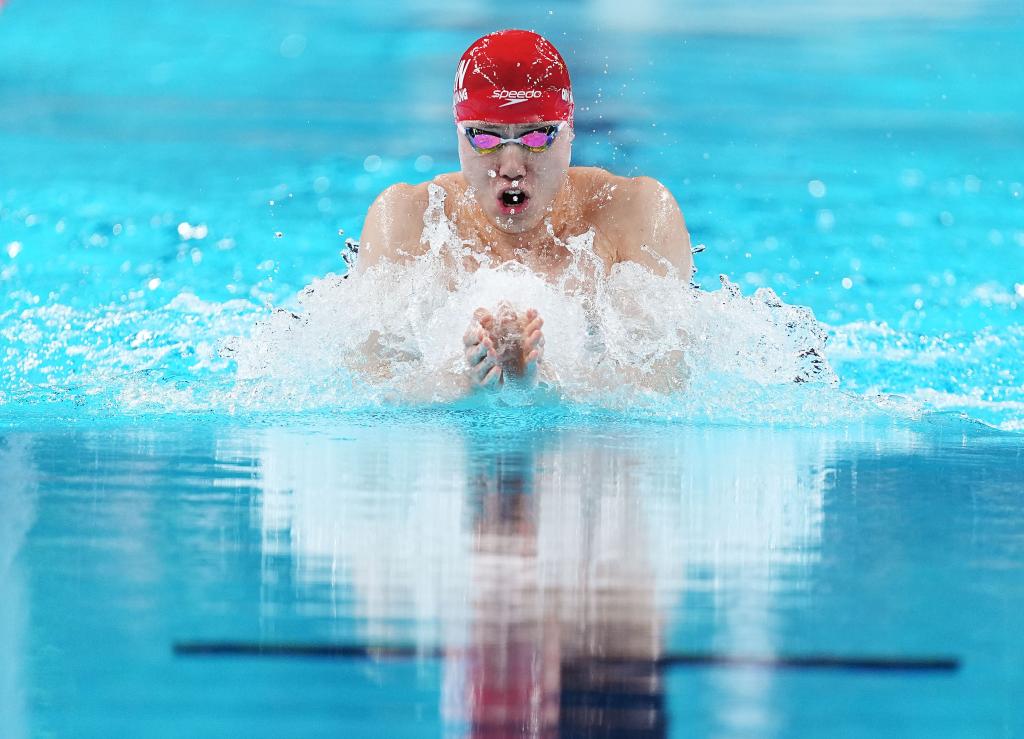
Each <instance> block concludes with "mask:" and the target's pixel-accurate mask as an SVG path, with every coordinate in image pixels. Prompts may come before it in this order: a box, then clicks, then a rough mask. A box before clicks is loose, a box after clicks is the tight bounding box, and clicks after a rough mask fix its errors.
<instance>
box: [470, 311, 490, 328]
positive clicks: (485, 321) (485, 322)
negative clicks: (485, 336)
mask: <svg viewBox="0 0 1024 739" xmlns="http://www.w3.org/2000/svg"><path fill="white" fill-rule="evenodd" d="M473 320H474V321H476V322H477V323H479V324H480V325H481V326H483V327H484V328H487V327H488V326H489V325H490V324H491V323H492V322H493V321H494V316H492V315H491V312H490V311H489V310H487V309H486V308H477V309H476V310H475V311H473Z"/></svg>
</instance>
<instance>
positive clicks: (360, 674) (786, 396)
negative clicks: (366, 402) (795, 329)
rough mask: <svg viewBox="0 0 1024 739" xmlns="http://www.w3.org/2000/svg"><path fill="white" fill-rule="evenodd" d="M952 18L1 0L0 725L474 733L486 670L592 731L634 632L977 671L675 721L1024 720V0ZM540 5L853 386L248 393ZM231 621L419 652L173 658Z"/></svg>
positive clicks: (779, 673)
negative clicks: (253, 342)
mask: <svg viewBox="0 0 1024 739" xmlns="http://www.w3.org/2000/svg"><path fill="white" fill-rule="evenodd" d="M935 5H936V4H934V3H924V2H915V1H913V0H907V1H906V2H903V3H897V4H895V7H893V6H891V5H889V4H883V3H881V2H874V1H873V0H866V1H865V2H861V3H857V4H856V6H852V5H848V4H845V3H838V2H824V3H810V2H802V1H797V0H791V1H788V2H782V3H776V4H774V5H773V6H772V7H771V8H770V9H767V8H765V7H762V6H761V4H757V3H753V2H739V1H729V2H725V1H723V2H717V3H716V2H710V1H708V0H700V1H695V2H691V3H682V4H679V3H669V2H657V1H655V0H638V1H637V2H632V3H629V6H628V7H623V6H622V4H618V3H610V2H605V1H595V2H588V3H576V2H564V1H559V2H549V3H545V4H541V5H537V6H522V7H510V8H508V9H503V8H497V7H494V6H491V5H482V4H471V3H465V2H455V3H449V4H448V5H446V6H445V7H444V8H443V9H441V8H439V7H436V6H433V5H429V6H428V5H427V4H425V3H416V2H398V3H392V4H391V5H389V6H388V8H387V9H386V10H382V9H381V8H379V7H377V6H371V5H369V4H357V3H341V2H338V3H334V2H327V1H326V0H289V1H288V2H281V3H276V4H273V5H268V6H265V7H264V6H260V7H257V6H254V5H252V4H250V3H242V2H238V1H237V0H216V1H215V2H204V3H200V2H196V1H195V0H183V1H182V2H177V3H160V4H158V3H130V2H124V1H121V0H112V1H110V2H103V3H100V2H84V3H71V4H68V3H56V2H29V1H28V0H9V2H7V3H6V4H4V7H3V9H2V10H0V469H2V470H3V476H2V478H0V665H2V667H0V735H3V736H5V737H6V736H11V737H14V738H15V739H21V737H29V736H31V737H37V736H38V737H64V736H70V737H107V736H147V737H162V736H168V737H171V736H239V735H244V736H252V737H256V736H267V737H280V736H303V737H313V736H395V737H397V736H439V735H446V736H449V735H450V736H464V735H468V734H469V733H470V731H469V729H468V728H467V718H466V714H467V711H469V710H470V709H469V707H468V706H471V704H472V700H470V699H467V698H466V697H465V696H466V692H465V691H462V692H460V690H459V689H458V686H460V685H463V686H465V685H474V684H476V685H477V686H478V687H479V686H480V685H483V684H484V682H486V679H485V678H483V677H481V676H480V672H479V671H477V672H474V667H473V665H474V664H475V663H474V660H476V659H480V660H484V661H486V660H487V659H496V660H499V661H500V659H502V658H506V657H507V658H509V659H511V658H512V657H513V656H516V655H518V656H519V657H522V655H523V654H524V653H525V654H526V655H527V656H528V657H529V658H530V659H531V660H532V663H531V664H534V665H539V666H540V667H542V668H544V669H547V668H551V666H552V665H555V667H556V668H558V667H559V666H560V669H561V670H562V687H561V689H560V692H559V691H555V692H556V694H557V695H556V697H555V701H556V702H558V701H561V704H562V708H563V716H569V715H570V714H571V711H569V710H568V707H571V706H572V705H573V703H572V702H573V700H580V696H579V695H578V694H577V693H574V692H573V691H572V690H570V689H569V688H567V687H566V685H568V679H569V678H568V676H569V675H570V673H571V670H570V669H569V668H571V667H572V666H573V665H576V666H578V665H579V664H590V663H588V662H587V661H586V660H593V659H595V650H596V652H602V651H603V650H604V651H609V652H615V650H616V649H619V648H622V649H625V648H626V647H625V646H623V645H628V644H629V642H630V638H629V637H630V635H640V637H641V639H642V640H643V639H646V641H647V643H650V644H653V645H655V647H654V649H655V652H656V653H657V654H660V655H665V654H679V653H689V652H698V653H708V652H710V653H716V654H721V655H727V656H728V655H739V656H743V655H748V656H749V655H753V656H759V657H769V658H771V657H780V656H781V657H784V656H789V655H796V656H800V655H814V654H831V655H839V656H844V655H845V656H857V655H867V656H877V655H883V656H884V655H888V656H893V657H901V656H902V657H914V656H934V655H938V656H949V657H952V658H955V659H956V660H957V661H958V664H959V669H958V670H956V671H955V672H953V673H942V672H938V673H920V674H917V673H902V672H898V671H897V672H892V673H887V672H880V671H870V670H868V671H850V670H846V671H844V670H814V669H771V668H764V667H761V668H751V667H749V666H748V667H721V666H720V667H714V668H686V667H675V668H671V669H665V670H663V671H662V673H660V678H659V680H658V681H657V685H658V687H657V688H656V689H654V692H655V693H656V694H657V695H660V696H661V698H659V699H658V700H660V701H662V703H661V707H660V709H659V710H658V712H657V715H658V717H659V720H660V721H662V722H663V723H664V725H665V726H666V727H667V728H666V729H665V730H664V732H663V733H667V734H669V735H672V736H694V735H696V736H750V737H764V736H778V737H807V736H857V737H861V736H863V737H879V736H899V737H917V736H920V737H933V736H957V737H972V738H973V737H1014V736H1022V735H1024V723H1022V721H1024V719H1022V715H1024V714H1022V713H1021V711H1020V708H1019V702H1020V701H1019V697H1020V695H1021V694H1022V691H1024V673H1022V670H1021V665H1022V664H1024V640H1022V637H1021V633H1022V631H1021V629H1020V618H1019V614H1020V613H1021V612H1024V577H1022V576H1021V572H1022V571H1024V549H1022V548H1021V545H1020V542H1021V541H1024V531H1022V521H1024V499H1022V495H1024V491H1022V487H1024V486H1022V482H1021V481H1022V480H1024V468H1022V467H1024V454H1022V444H1021V437H1020V431H1021V430H1024V370H1022V369H1021V367H1024V329H1022V328H1021V321H1020V315H1021V311H1022V310H1024V185H1022V182H1024V147H1022V146H1021V144H1022V143H1024V102H1022V101H1024V77H1022V76H1021V75H1020V74H1019V73H1017V70H1018V68H1019V66H1020V59H1021V58H1022V52H1024V6H1022V3H1021V2H1012V1H1011V2H1008V1H1005V0H995V1H992V2H984V1H982V2H969V1H967V0H963V1H961V0H951V1H950V2H945V3H942V4H941V5H939V6H937V7H934V6H935ZM508 26H519V27H527V28H534V29H536V30H538V31H540V32H542V33H544V34H546V35H548V36H549V37H550V38H551V39H552V40H553V41H554V42H555V43H556V45H557V46H558V47H559V48H560V49H561V51H562V52H563V54H564V55H565V57H566V59H567V61H568V63H569V66H570V70H571V72H572V75H573V80H574V88H575V97H576V100H577V105H578V110H577V128H578V136H577V140H576V144H575V147H574V162H575V163H576V164H581V165H599V166H604V167H608V168H609V169H611V170H613V171H615V172H617V173H620V174H641V173H642V174H649V175H652V176H655V177H657V178H659V179H660V180H662V181H663V182H664V183H665V184H667V185H668V186H669V188H670V189H671V190H672V191H673V193H674V194H675V195H676V197H677V199H678V201H679V203H680V205H681V207H682V209H683V211H684V213H685V215H686V218H687V222H688V225H689V228H690V231H691V234H692V236H693V240H694V242H695V243H702V244H704V245H706V247H707V249H706V250H705V251H704V252H703V253H701V254H699V255H697V257H696V264H697V267H698V269H699V272H698V274H697V280H698V281H699V282H700V283H701V284H702V289H703V290H718V289H719V280H718V275H720V274H724V275H726V276H727V277H728V278H729V279H730V280H731V281H732V282H733V283H735V284H736V285H738V286H739V287H740V288H741V289H742V291H743V292H744V293H745V294H750V293H752V292H753V291H754V290H755V289H757V288H758V287H762V286H769V287H772V288H774V289H775V290H776V291H777V292H778V293H779V295H780V296H781V297H782V298H783V299H784V300H785V301H786V302H787V303H788V304H792V305H804V306H808V307H809V308H810V309H812V310H813V312H814V315H815V316H816V317H817V319H818V320H819V321H821V322H822V323H823V324H824V326H825V327H826V330H827V333H828V335H829V341H828V343H827V345H826V353H827V357H828V360H829V362H830V364H831V365H832V367H833V368H834V370H835V372H836V374H837V376H838V387H837V388H834V389H833V388H825V389H822V388H817V387H800V386H792V387H786V388H782V389H781V390H779V393H780V394H779V395H778V397H777V398H776V399H775V401H773V402H774V403H776V404H779V403H781V404H784V405H786V406H788V407H789V408H790V409H791V410H790V412H789V413H780V412H778V409H777V408H775V407H772V409H771V412H770V413H768V412H762V411H761V410H760V408H762V406H756V405H755V407H754V409H753V410H749V409H747V408H745V407H744V406H743V405H742V403H737V402H736V401H735V400H731V401H729V402H726V401H723V402H722V404H721V408H720V409H719V410H718V411H715V412H711V413H710V414H704V415H702V416H700V417H699V418H693V417H689V416H688V415H687V414H686V413H681V414H673V413H672V412H671V408H669V409H666V408H664V407H662V408H661V409H660V411H659V412H650V411H649V410H648V411H645V412H644V413H639V412H637V413H632V412H630V411H629V410H628V409H627V410H625V411H624V410H622V409H616V410H611V409H608V408H603V407H600V406H597V407H594V406H585V407H584V406H573V405H571V404H555V405H553V406H545V407H538V408H519V409H516V408H507V407H501V406H489V407H488V406H484V407H472V406H441V407H436V406H433V407H426V408H423V407H418V406H417V407H408V406H403V405H401V404H399V405H398V406H397V407H396V406H384V407H377V406H378V405H379V404H378V403H376V402H374V403H371V405H372V406H373V407H371V408H366V407H359V408H356V407H355V406H356V405H360V404H350V405H345V404H344V403H341V404H340V405H339V404H338V403H337V402H333V403H324V404H323V408H321V409H320V410H315V409H314V410H309V406H310V403H309V402H306V403H305V404H304V406H303V408H304V409H303V410H302V411H301V412H298V411H296V412H291V411H288V408H287V402H285V403H283V406H284V407H283V408H282V404H277V405H275V406H274V407H273V408H272V409H270V408H268V409H266V410H264V409H261V408H260V407H258V406H257V407H252V406H246V407H244V408H241V407H240V408H235V407H234V406H233V405H232V404H231V403H229V402H226V401H225V398H231V397H232V393H233V392H234V388H235V386H236V380H235V376H234V367H233V363H232V362H231V361H229V360H228V359H225V358H224V357H222V356H221V351H220V350H221V345H222V342H223V341H224V340H225V339H226V338H227V337H229V336H235V335H241V336H245V335H248V334H249V333H250V332H251V331H252V330H253V327H254V326H255V325H256V324H257V322H258V321H260V320H263V319H265V318H266V317H267V316H268V315H270V313H271V311H272V309H273V308H274V307H279V306H285V307H289V308H294V307H295V306H296V298H295V296H296V293H297V292H298V291H300V290H301V289H302V288H303V287H305V286H306V285H308V284H309V283H310V282H311V281H312V280H314V279H315V278H317V277H320V276H322V275H324V274H325V273H328V272H339V273H340V272H342V271H343V270H344V263H343V261H342V258H341V256H340V251H341V249H342V247H343V245H344V239H345V238H346V237H349V236H357V235H358V232H359V229H360V228H361V223H362V218H363V215H364V213H365V210H366V208H367V206H368V205H369V203H370V202H371V201H372V199H373V198H374V197H375V196H376V194H377V193H378V192H379V191H380V190H381V189H383V188H384V187H386V186H387V185H389V184H391V183H393V182H396V181H409V182H413V181H417V182H418V181H423V180H425V179H428V178H429V177H431V176H433V175H435V174H437V173H440V172H446V171H451V170H453V169H455V168H457V159H456V157H455V140H454V135H455V133H454V129H453V126H452V125H451V121H450V118H449V115H450V108H449V105H450V91H451V78H452V74H453V72H454V66H455V60H456V59H457V57H458V54H459V53H461V51H462V49H464V48H465V47H466V46H467V45H468V44H469V43H470V42H471V41H472V40H473V39H474V38H476V37H477V36H478V35H480V34H482V33H484V32H487V31H489V30H493V29H496V28H501V27H508ZM337 330H339V331H340V330H344V317H339V322H338V326H337ZM726 371H728V368H726V367H723V372H726ZM320 391H321V390H320V389H319V388H312V389H309V393H310V396H309V397H312V398H313V400H314V401H315V400H316V397H317V396H316V393H317V392H320ZM771 391H773V388H771V387H768V388H766V389H765V392H766V393H768V394H770V393H771ZM752 392H753V391H751V393H752ZM822 393H824V395H823V394H822ZM331 397H334V396H331ZM839 399H841V400H839ZM308 400H309V398H308V397H307V401H308ZM850 404H853V405H856V406H858V407H861V406H863V407H867V408H870V409H871V411H870V412H864V413H860V414H845V415H843V417H842V419H837V418H835V417H833V416H832V415H830V414H832V413H833V412H834V411H835V409H836V408H840V407H842V408H847V407H848V406H849V405H850ZM313 405H315V403H313ZM710 405H712V406H714V403H713V402H712V403H710ZM769 405H771V404H769ZM759 414H761V415H759ZM778 418H783V419H784V423H782V424H779V423H776V421H777V419H778ZM503 501H507V502H503ZM509 583H519V585H516V586H515V587H512V586H510V585H509ZM580 603H589V604H591V607H590V609H589V610H587V609H586V608H582V607H580V606H579V604H580ZM523 614H526V615H523ZM520 617H521V618H520ZM517 618H519V620H518V621H517V620H516V619H517ZM552 624H554V625H555V626H552ZM515 625H518V626H517V628H520V629H522V632H521V633H519V634H518V636H516V637H515V638H511V637H508V634H509V633H513V631H514V629H513V628H512V627H513V626H515ZM545 625H546V626H545ZM503 629H504V631H503ZM510 629H512V631H510ZM545 629H547V630H545ZM496 633H497V634H505V635H506V636H504V637H501V636H498V637H495V636H494V634H496ZM203 640H214V641H217V640H223V641H229V642H238V641H243V642H245V641H249V642H257V643H280V642H301V643H328V644H339V643H341V644H355V645H364V646H365V645H392V646H394V645H398V646H402V647H409V648H410V649H411V650H412V654H413V656H412V657H408V656H407V657H406V658H403V659H397V660H380V659H320V660H311V659H307V660H304V659H289V658H281V659H278V660H270V659H265V658H249V659H242V658H237V657H216V658H187V657H183V656H181V655H176V654H175V653H174V651H173V645H174V644H175V643H177V642H185V641H203ZM581 643H584V644H590V645H591V646H590V647H587V648H584V647H581V646H580V644H581ZM552 644H557V645H558V650H559V651H558V654H560V655H561V656H560V657H558V658H553V657H552V656H551V654H552V652H551V651H550V649H551V648H552V647H551V645H552ZM524 645H525V646H524ZM537 645H547V646H546V647H544V648H542V647H541V646H537ZM545 649H548V650H549V651H545ZM588 649H590V651H587V650H588ZM524 650H525V652H524ZM416 655H418V656H416ZM646 657H647V658H650V655H649V654H647V655H646ZM631 658H637V657H636V655H632V657H631ZM637 659H639V658H637ZM573 660H576V661H575V662H574V661H573ZM639 661H641V662H643V660H639ZM649 662H650V659H648V662H645V663H644V664H647V663H649ZM474 680H476V681H477V682H476V683H474ZM453 686H454V687H453ZM470 692H471V691H470ZM453 695H454V697H453ZM460 695H461V696H462V697H461V698H460V697H459V696H460ZM600 715H602V716H604V717H605V719H606V720H607V722H606V723H605V724H604V725H603V728H604V730H605V733H601V730H602V724H600V722H598V725H596V726H591V727H590V733H589V734H587V733H585V732H584V731H583V730H582V729H580V728H579V727H577V728H576V729H570V728H569V727H568V723H569V720H568V719H565V723H564V724H563V725H561V726H560V728H559V733H561V734H562V735H563V736H604V735H608V734H609V733H610V730H609V726H612V725H614V722H615V720H616V717H615V715H614V712H612V713H608V714H607V715H606V714H600ZM573 731H575V732H576V733H573ZM653 735H657V733H655V734H653Z"/></svg>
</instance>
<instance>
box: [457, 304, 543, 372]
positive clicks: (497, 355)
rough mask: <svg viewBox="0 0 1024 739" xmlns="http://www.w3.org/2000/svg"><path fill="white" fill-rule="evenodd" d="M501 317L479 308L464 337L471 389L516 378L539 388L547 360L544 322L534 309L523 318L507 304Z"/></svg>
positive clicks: (499, 308)
mask: <svg viewBox="0 0 1024 739" xmlns="http://www.w3.org/2000/svg"><path fill="white" fill-rule="evenodd" d="M497 314H498V315H497V316H494V315H492V314H491V313H490V311H488V310H486V309H485V308H477V309H476V311H474V313H473V320H472V321H470V324H469V328H468V329H467V330H466V334H465V336H464V337H463V343H464V344H465V347H466V350H465V352H466V363H467V364H468V365H469V380H470V385H471V386H472V387H473V388H474V389H477V388H493V387H497V386H498V385H503V384H504V383H505V382H506V381H507V380H511V379H513V378H518V379H520V380H521V381H522V382H525V383H526V384H527V386H533V385H535V384H536V383H537V375H538V367H539V365H540V363H541V361H542V360H543V358H544V333H543V331H542V330H541V329H542V327H543V325H544V319H543V318H541V317H540V314H539V313H538V312H537V311H536V310H534V309H533V308H531V309H529V310H528V311H526V314H525V315H524V316H522V317H520V316H519V315H518V314H517V313H516V311H515V309H514V308H512V306H511V305H509V304H508V303H504V302H503V303H501V304H499V306H498V310H497Z"/></svg>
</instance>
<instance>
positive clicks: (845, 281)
mask: <svg viewBox="0 0 1024 739" xmlns="http://www.w3.org/2000/svg"><path fill="white" fill-rule="evenodd" d="M842 285H843V289H844V290H849V289H850V288H852V287H853V280H851V279H850V278H849V277H844V278H843V282H842Z"/></svg>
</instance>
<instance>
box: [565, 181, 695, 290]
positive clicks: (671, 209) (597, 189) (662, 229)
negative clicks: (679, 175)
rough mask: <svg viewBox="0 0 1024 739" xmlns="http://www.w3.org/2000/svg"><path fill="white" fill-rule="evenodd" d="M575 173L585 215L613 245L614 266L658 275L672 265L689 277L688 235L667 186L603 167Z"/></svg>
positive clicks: (684, 223)
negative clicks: (642, 267)
mask: <svg viewBox="0 0 1024 739" xmlns="http://www.w3.org/2000/svg"><path fill="white" fill-rule="evenodd" d="M573 169H578V170H580V171H579V172H577V173H574V172H573ZM573 169H570V170H569V172H570V176H571V177H573V176H574V177H575V179H574V184H576V185H577V192H579V193H580V195H581V196H582V199H583V202H584V203H585V204H586V205H585V208H584V212H585V215H586V217H587V218H588V219H589V220H590V222H591V223H592V224H593V225H594V228H595V229H596V230H597V232H598V234H599V235H600V236H602V237H603V238H604V239H606V240H608V241H610V242H611V243H612V244H613V245H614V251H615V258H614V261H616V262H621V261H630V262H640V263H642V264H647V265H648V266H651V267H652V268H655V269H656V271H659V272H661V271H662V266H659V265H663V264H664V262H665V261H667V262H668V263H671V264H672V265H673V266H675V267H676V268H678V269H679V271H680V273H681V274H686V275H689V271H688V270H689V269H690V265H691V264H692V261H691V258H690V236H689V232H688V231H687V228H686V222H685V220H684V218H683V214H682V210H681V209H680V208H679V204H678V203H677V202H676V200H675V198H674V197H673V196H672V193H671V192H669V190H668V188H667V187H665V185H663V184H662V183H661V182H659V181H658V180H657V179H655V178H653V177H647V176H640V177H621V176H619V175H615V174H612V173H611V172H609V171H607V170H605V169H601V168H600V167H578V168H573ZM651 252H653V253H654V254H656V255H657V256H654V255H652V253H651Z"/></svg>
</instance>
